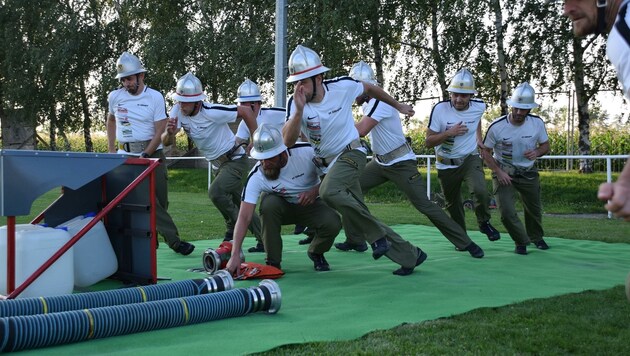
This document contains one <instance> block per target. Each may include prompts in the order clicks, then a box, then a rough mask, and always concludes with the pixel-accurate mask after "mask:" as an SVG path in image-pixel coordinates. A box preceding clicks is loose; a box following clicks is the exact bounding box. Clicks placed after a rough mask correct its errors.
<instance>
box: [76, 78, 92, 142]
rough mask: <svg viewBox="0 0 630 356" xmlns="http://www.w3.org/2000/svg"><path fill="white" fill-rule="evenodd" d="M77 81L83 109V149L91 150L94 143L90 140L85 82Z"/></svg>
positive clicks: (89, 119) (90, 121)
mask: <svg viewBox="0 0 630 356" xmlns="http://www.w3.org/2000/svg"><path fill="white" fill-rule="evenodd" d="M79 83H80V84H79V90H80V91H81V93H79V95H81V110H82V111H83V140H84V141H85V151H86V152H93V151H94V143H93V142H92V134H91V133H90V128H91V127H92V118H91V117H90V109H89V104H88V99H87V95H86V94H85V82H84V81H83V80H81V81H80V82H79Z"/></svg>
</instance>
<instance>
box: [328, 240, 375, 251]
mask: <svg viewBox="0 0 630 356" xmlns="http://www.w3.org/2000/svg"><path fill="white" fill-rule="evenodd" d="M335 247H336V248H337V249H338V250H341V251H350V250H355V251H357V252H365V251H367V249H368V246H367V243H366V242H365V241H363V243H360V244H357V245H355V244H353V243H351V242H348V241H344V242H337V243H336V244H335Z"/></svg>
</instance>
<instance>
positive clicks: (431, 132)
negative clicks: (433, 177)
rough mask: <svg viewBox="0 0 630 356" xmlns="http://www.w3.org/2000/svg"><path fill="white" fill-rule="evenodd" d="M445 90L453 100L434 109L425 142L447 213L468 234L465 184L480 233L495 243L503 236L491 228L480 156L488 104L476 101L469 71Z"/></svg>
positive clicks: (453, 79)
mask: <svg viewBox="0 0 630 356" xmlns="http://www.w3.org/2000/svg"><path fill="white" fill-rule="evenodd" d="M446 90H447V91H448V92H449V96H450V98H449V100H445V101H441V102H439V103H437V104H435V106H433V109H432V110H431V116H430V118H429V126H428V127H427V133H426V136H427V137H426V140H425V145H426V146H427V147H429V148H431V147H434V148H435V158H436V161H437V162H436V164H435V167H436V168H437V170H438V179H439V180H440V185H441V186H442V192H443V193H444V199H445V200H446V209H447V210H448V213H449V214H450V215H451V219H453V220H455V222H456V223H457V224H459V226H461V227H462V229H464V231H466V220H465V218H464V205H463V202H462V193H461V188H462V184H464V183H466V185H467V186H468V190H469V192H470V193H472V198H473V201H474V206H475V215H476V216H477V225H478V226H479V231H481V232H482V233H484V234H485V235H486V236H487V237H488V240H490V241H496V240H498V239H500V238H501V234H500V233H499V231H497V229H495V228H494V226H492V224H490V208H489V205H490V197H489V195H488V187H487V185H486V178H485V175H484V172H483V162H482V160H481V158H480V157H479V154H478V153H477V147H478V146H479V145H480V143H481V117H482V115H483V113H484V111H486V104H485V103H484V102H483V100H481V99H475V98H473V95H475V94H477V89H476V88H475V79H474V78H473V75H472V74H471V73H470V71H468V69H466V68H463V69H461V70H459V71H458V72H457V73H456V74H455V75H454V76H453V78H452V79H451V84H450V85H449V86H448V88H446Z"/></svg>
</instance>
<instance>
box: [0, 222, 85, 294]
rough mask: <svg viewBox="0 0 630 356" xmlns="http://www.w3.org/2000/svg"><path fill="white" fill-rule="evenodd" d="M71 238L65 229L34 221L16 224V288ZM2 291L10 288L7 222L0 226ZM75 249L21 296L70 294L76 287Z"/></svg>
mask: <svg viewBox="0 0 630 356" xmlns="http://www.w3.org/2000/svg"><path fill="white" fill-rule="evenodd" d="M69 240H70V234H68V232H67V231H65V230H63V229H54V228H50V227H43V226H39V225H32V224H18V225H16V226H15V288H17V287H18V286H20V285H21V284H22V283H23V282H24V281H25V280H26V279H27V278H28V277H30V276H31V275H32V274H33V272H35V271H36V270H37V269H38V268H39V267H41V266H42V265H43V264H44V262H46V261H47V260H48V259H49V258H50V257H52V255H53V254H54V253H55V252H57V251H59V249H60V248H61V247H62V246H63V245H64V244H65V243H66V242H68V241H69ZM0 256H1V257H0V294H4V295H6V294H8V292H7V226H6V225H5V226H1V227H0ZM72 264H73V249H70V250H68V251H67V252H66V253H64V254H63V255H62V256H61V257H59V259H58V260H57V261H55V263H53V264H52V266H50V267H49V268H48V269H47V270H46V271H45V272H44V273H42V274H41V275H40V276H39V278H37V279H36V280H35V281H33V283H31V285H30V286H28V288H26V289H25V290H24V291H22V293H20V294H19V295H18V298H26V297H41V296H53V295H63V294H70V293H72V290H73V288H74V269H73V265H72Z"/></svg>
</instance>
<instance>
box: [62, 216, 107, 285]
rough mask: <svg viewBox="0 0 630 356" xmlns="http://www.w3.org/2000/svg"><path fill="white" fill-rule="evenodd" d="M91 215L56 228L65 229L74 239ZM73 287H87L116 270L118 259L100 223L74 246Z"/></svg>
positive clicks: (91, 217)
mask: <svg viewBox="0 0 630 356" xmlns="http://www.w3.org/2000/svg"><path fill="white" fill-rule="evenodd" d="M94 215H95V214H93V213H89V214H86V215H85V216H79V217H76V218H74V219H71V220H69V221H67V222H65V223H63V224H60V225H59V226H58V227H66V228H67V229H68V233H69V234H70V238H72V237H74V236H75V235H76V234H77V233H78V232H79V231H80V230H81V229H82V228H83V227H85V226H86V225H87V224H88V223H89V222H90V221H92V219H93V218H94ZM73 248H74V285H75V286H77V287H88V286H91V285H93V284H95V283H98V282H100V281H101V280H103V279H105V278H107V277H109V276H111V275H112V274H114V273H116V271H117V270H118V259H117V258H116V253H115V252H114V248H113V247H112V243H111V242H110V240H109V236H108V235H107V230H106V229H105V225H103V222H102V221H99V222H98V223H96V225H94V226H93V227H92V228H91V229H90V230H89V231H88V232H86V233H85V235H83V237H82V238H81V239H79V241H77V243H75V244H74V247H73Z"/></svg>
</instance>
